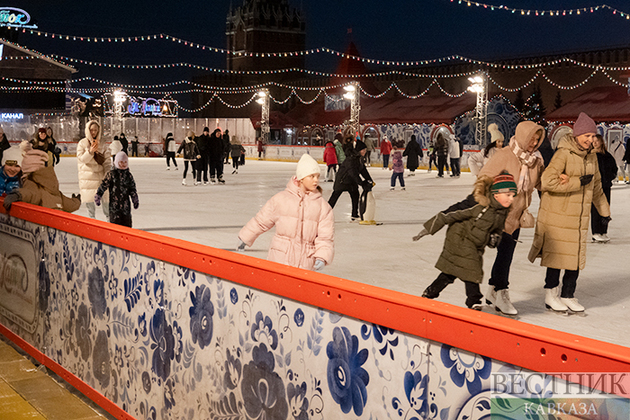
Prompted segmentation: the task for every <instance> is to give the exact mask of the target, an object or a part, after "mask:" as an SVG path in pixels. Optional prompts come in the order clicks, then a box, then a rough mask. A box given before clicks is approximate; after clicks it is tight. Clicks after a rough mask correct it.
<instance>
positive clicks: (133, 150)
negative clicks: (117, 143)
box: [131, 136, 138, 157]
mask: <svg viewBox="0 0 630 420" xmlns="http://www.w3.org/2000/svg"><path fill="white" fill-rule="evenodd" d="M131 157H138V136H133V138H132V139H131Z"/></svg>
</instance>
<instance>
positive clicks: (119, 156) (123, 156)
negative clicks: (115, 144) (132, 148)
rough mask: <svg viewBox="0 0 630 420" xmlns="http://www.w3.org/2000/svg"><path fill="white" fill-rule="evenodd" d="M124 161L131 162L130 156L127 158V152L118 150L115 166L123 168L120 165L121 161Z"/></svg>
mask: <svg viewBox="0 0 630 420" xmlns="http://www.w3.org/2000/svg"><path fill="white" fill-rule="evenodd" d="M121 162H124V163H127V164H128V163H129V158H127V154H126V153H125V152H118V153H116V157H115V158H114V166H115V167H117V168H118V169H122V168H121V167H120V163H121Z"/></svg>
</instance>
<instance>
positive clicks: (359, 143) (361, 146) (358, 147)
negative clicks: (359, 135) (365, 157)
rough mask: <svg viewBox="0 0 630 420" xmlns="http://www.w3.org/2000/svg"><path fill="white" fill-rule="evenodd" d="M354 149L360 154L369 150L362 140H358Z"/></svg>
mask: <svg viewBox="0 0 630 420" xmlns="http://www.w3.org/2000/svg"><path fill="white" fill-rule="evenodd" d="M354 149H355V150H356V151H357V152H360V151H361V150H363V149H367V146H366V145H365V143H363V142H362V141H361V140H357V143H356V144H355V145H354Z"/></svg>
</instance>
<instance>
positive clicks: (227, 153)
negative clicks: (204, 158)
mask: <svg viewBox="0 0 630 420" xmlns="http://www.w3.org/2000/svg"><path fill="white" fill-rule="evenodd" d="M230 152H231V147H230V130H225V133H223V154H224V156H225V162H224V163H229V158H230Z"/></svg>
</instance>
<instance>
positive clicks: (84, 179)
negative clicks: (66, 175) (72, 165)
mask: <svg viewBox="0 0 630 420" xmlns="http://www.w3.org/2000/svg"><path fill="white" fill-rule="evenodd" d="M77 164H78V167H79V188H80V189H81V197H82V198H83V202H84V203H85V206H86V207H87V209H88V215H89V216H90V217H91V218H92V219H94V218H96V205H95V204H94V195H95V194H96V190H97V189H98V187H99V186H100V185H101V182H103V179H104V178H105V175H107V173H108V172H109V171H110V169H111V167H112V159H111V156H110V152H109V149H108V148H107V145H106V144H105V141H103V138H102V137H101V126H100V125H99V123H98V122H96V121H90V122H88V123H87V125H86V126H85V137H84V138H83V139H82V140H81V141H79V144H78V145H77ZM103 214H104V215H105V218H106V219H107V220H109V195H108V194H106V195H105V196H103Z"/></svg>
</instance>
